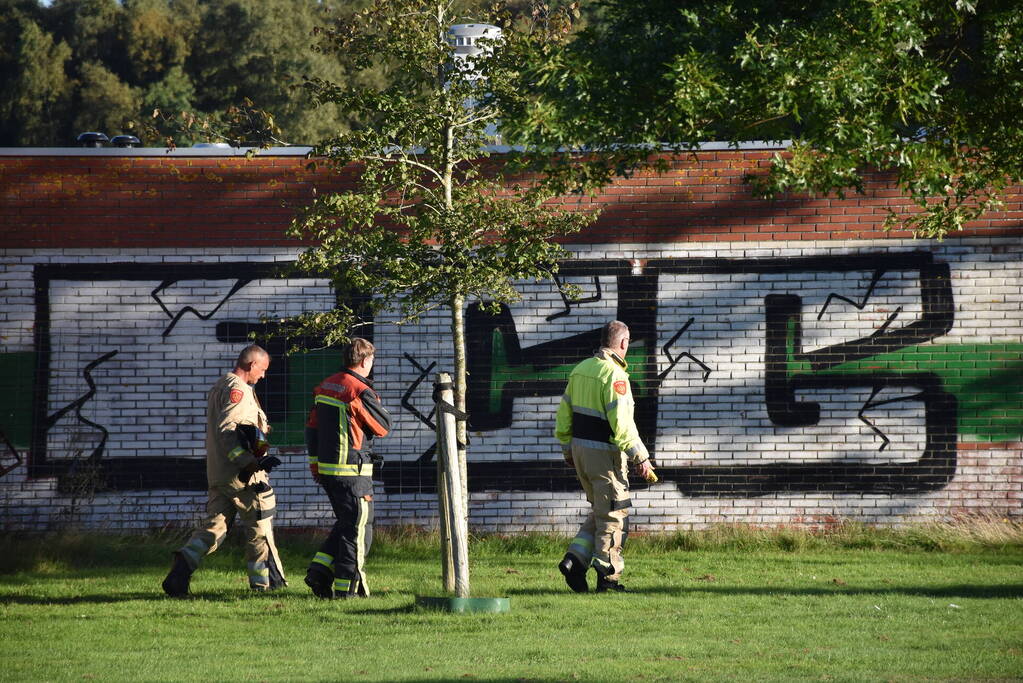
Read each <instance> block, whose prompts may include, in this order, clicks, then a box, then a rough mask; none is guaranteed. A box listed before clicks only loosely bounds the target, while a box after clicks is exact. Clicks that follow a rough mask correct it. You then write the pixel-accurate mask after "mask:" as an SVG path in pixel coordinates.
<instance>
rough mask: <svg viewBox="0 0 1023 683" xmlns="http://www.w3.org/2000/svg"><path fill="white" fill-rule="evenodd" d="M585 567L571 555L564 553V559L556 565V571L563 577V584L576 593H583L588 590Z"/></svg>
mask: <svg viewBox="0 0 1023 683" xmlns="http://www.w3.org/2000/svg"><path fill="white" fill-rule="evenodd" d="M586 570H587V567H586V565H584V564H583V563H582V562H580V561H579V560H577V559H576V558H575V557H574V556H573V555H572V554H571V553H565V558H564V559H563V560H561V562H559V563H558V571H560V572H561V573H562V575H563V576H564V577H565V583H567V584H568V587H569V588H571V589H572V590H574V591H575V592H576V593H585V592H587V591H588V590H590V586H589V584H587V583H586Z"/></svg>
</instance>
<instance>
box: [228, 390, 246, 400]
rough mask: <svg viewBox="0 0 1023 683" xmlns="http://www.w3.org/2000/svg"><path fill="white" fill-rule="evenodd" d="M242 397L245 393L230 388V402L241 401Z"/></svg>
mask: <svg viewBox="0 0 1023 683" xmlns="http://www.w3.org/2000/svg"><path fill="white" fill-rule="evenodd" d="M243 398H245V394H243V393H242V390H241V389H232V390H231V403H241V400H242V399H243Z"/></svg>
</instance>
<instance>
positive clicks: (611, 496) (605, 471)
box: [568, 441, 632, 581]
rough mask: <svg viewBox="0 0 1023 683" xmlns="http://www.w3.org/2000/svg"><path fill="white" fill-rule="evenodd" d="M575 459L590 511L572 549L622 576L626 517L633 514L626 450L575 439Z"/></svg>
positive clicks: (607, 573)
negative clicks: (601, 446) (589, 445)
mask: <svg viewBox="0 0 1023 683" xmlns="http://www.w3.org/2000/svg"><path fill="white" fill-rule="evenodd" d="M572 461H573V462H574V464H575V473H576V475H577V476H578V477H579V483H580V484H582V487H583V491H584V492H585V493H586V500H587V501H588V502H589V503H590V512H589V513H588V514H587V516H586V519H585V520H584V521H583V523H582V525H581V526H580V527H579V531H578V533H576V535H575V538H574V539H572V543H571V544H570V545H569V547H568V552H569V553H570V554H572V555H573V556H575V557H576V558H578V559H579V561H581V562H582V563H583V565H584V566H589V565H591V564H592V565H593V567H594V569H596V570H597V572H598V573H599V574H600V575H601V576H603V577H605V578H606V579H609V580H611V581H617V580H618V579H619V578H621V574H622V569H624V568H625V560H624V559H622V544H623V542H624V533H625V519H626V518H627V517H628V516H629V506H630V505H631V504H632V501H631V500H630V499H629V473H628V463H627V460H626V456H625V453H622V452H621V451H619V450H617V449H614V450H611V449H608V450H604V449H600V448H591V447H588V446H583V445H581V444H579V443H578V442H575V441H573V442H572Z"/></svg>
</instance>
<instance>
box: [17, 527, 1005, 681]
mask: <svg viewBox="0 0 1023 683" xmlns="http://www.w3.org/2000/svg"><path fill="white" fill-rule="evenodd" d="M1001 526H1005V525H1001ZM1015 533H1016V539H1017V540H1016V541H1015V542H1013V543H1009V544H1008V545H1005V546H998V545H994V546H991V545H988V544H978V543H975V542H971V541H970V537H969V536H968V537H966V538H963V539H961V541H960V542H957V543H955V547H956V549H957V551H956V552H931V551H928V550H927V548H936V547H938V546H939V545H941V544H942V543H944V542H952V538H951V536H950V535H949V534H946V533H945V532H941V533H940V534H939V535H938V536H937V538H938V539H944V540H942V541H940V542H939V543H938V544H931V543H928V542H923V541H922V539H924V538H926V537H929V536H931V532H930V531H928V530H927V529H916V530H912V533H910V530H904V531H901V532H900V531H898V530H889V531H878V532H876V533H875V532H872V531H871V530H869V529H863V528H853V529H846V530H844V531H842V532H841V533H839V532H838V531H837V530H836V532H835V533H832V534H828V533H823V534H822V533H809V532H800V531H796V530H786V531H784V532H778V533H770V532H756V533H753V532H751V533H746V532H743V531H742V530H738V529H730V530H724V531H711V532H686V533H683V534H678V535H671V536H666V537H646V538H637V539H631V540H630V541H629V546H628V547H627V553H628V554H627V561H628V563H629V564H628V568H627V570H626V572H627V574H626V577H627V585H628V586H629V587H630V588H631V589H632V590H633V591H634V592H633V593H632V594H627V595H607V594H604V595H596V594H590V595H577V594H574V593H571V592H569V591H568V589H567V588H566V587H565V585H564V581H563V579H562V577H561V575H560V574H559V573H558V571H557V569H556V568H555V563H556V562H557V560H558V559H559V558H560V556H561V553H562V552H563V549H564V544H565V543H567V539H566V538H555V537H535V536H526V537H519V536H515V537H509V538H502V537H492V536H488V537H483V538H480V539H476V540H475V541H474V546H473V553H472V554H473V557H474V558H475V559H474V565H473V572H474V577H475V580H474V583H475V586H476V589H477V592H478V594H479V595H481V596H508V597H509V598H510V602H511V611H510V612H508V613H506V614H499V615H452V614H445V613H436V612H429V611H423V610H419V609H416V608H415V606H414V601H415V596H417V595H439V594H441V591H440V580H439V576H438V573H439V571H438V567H437V560H436V556H437V548H438V546H439V540H438V538H437V536H436V535H429V534H422V533H416V532H412V531H407V532H404V533H401V534H397V535H395V534H389V533H383V534H380V535H379V538H378V540H377V542H375V544H374V548H373V551H372V552H371V554H370V556H369V558H368V566H367V571H368V576H369V582H370V587H371V589H372V591H373V596H372V597H370V598H369V599H367V600H352V601H348V602H325V601H321V600H318V599H316V598H314V597H313V596H312V594H311V593H310V592H309V591H308V589H306V587H305V586H304V585H302V583H301V569H302V568H303V567H304V566H305V564H306V563H307V562H308V561H309V558H310V557H311V556H312V554H313V553H314V552H315V550H316V547H317V544H318V541H319V540H320V539H319V538H318V537H313V536H308V537H307V536H294V535H290V534H287V533H282V534H281V535H280V538H279V539H278V540H279V545H280V547H281V551H282V554H283V563H284V566H285V568H286V570H288V571H289V572H290V577H291V586H290V587H288V588H287V589H285V590H283V591H280V592H277V593H274V594H270V595H253V594H250V593H249V592H248V591H247V589H246V585H247V581H246V578H245V570H244V556H243V551H242V544H241V543H240V542H239V540H240V539H234V538H232V539H229V542H228V544H227V545H226V546H225V547H224V548H222V549H221V550H220V551H218V552H217V553H216V554H215V555H213V556H212V557H210V558H208V560H207V562H206V564H205V565H204V566H203V568H201V569H200V570H199V572H198V573H197V574H196V575H195V577H194V579H193V592H194V597H193V598H190V599H186V600H174V599H170V598H167V597H166V596H164V595H163V593H162V591H161V590H160V581H161V580H162V578H163V576H164V574H165V572H166V571H167V567H168V565H169V551H170V549H171V548H173V547H176V544H177V543H180V541H181V538H180V537H179V536H177V535H173V536H171V535H166V536H162V537H161V536H157V537H146V536H104V535H80V536H70V537H68V536H65V537H61V536H56V537H54V536H43V537H31V538H26V537H19V536H15V535H9V534H8V535H5V536H4V537H3V538H2V543H3V547H4V548H5V550H6V552H5V553H4V562H3V565H2V566H3V569H2V570H0V634H2V636H3V637H2V638H0V658H2V659H3V662H4V673H3V675H2V676H0V677H2V678H4V680H83V679H84V680H111V679H113V680H121V679H124V678H132V679H133V680H182V681H191V680H196V681H210V680H250V679H251V680H269V681H277V680H357V681H384V680H387V681H393V680H412V681H426V680H456V679H458V680H463V679H465V680H502V681H513V680H520V681H526V680H528V681H566V680H585V681H626V680H644V681H649V680H664V681H679V680H700V681H707V680H737V679H739V680H757V681H774V680H777V681H790V680H797V679H798V680H829V679H837V680H896V681H902V680H921V679H925V680H1009V679H1016V678H1017V677H1018V676H1019V672H1020V670H1021V665H1023V640H1021V636H1020V629H1019V624H1018V621H1019V619H1018V615H1019V603H1020V600H1021V599H1023V585H1021V582H1020V578H1019V566H1020V562H1021V560H1023V557H1021V554H1020V545H1019V540H1018V528H1017V529H1016V532H1015ZM683 538H684V539H686V540H685V541H683V542H681V544H680V539H683ZM854 539H858V540H854ZM870 539H874V541H873V542H872V541H871V540H870ZM634 540H635V541H636V542H633V541H634ZM875 542H876V544H877V545H875V544H874V543H875ZM876 547H881V548H887V549H884V550H877V549H872V548H876ZM12 563H15V564H16V565H17V566H16V567H12V566H11V564H12ZM199 648H201V649H202V651H203V652H204V654H203V655H202V656H196V652H197V649H199Z"/></svg>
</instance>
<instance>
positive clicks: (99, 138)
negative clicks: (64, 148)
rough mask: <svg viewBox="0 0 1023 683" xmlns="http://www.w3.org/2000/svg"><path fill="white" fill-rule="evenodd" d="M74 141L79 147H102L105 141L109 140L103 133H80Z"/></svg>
mask: <svg viewBox="0 0 1023 683" xmlns="http://www.w3.org/2000/svg"><path fill="white" fill-rule="evenodd" d="M75 142H77V143H78V146H79V147H102V146H103V145H105V144H106V143H108V142H110V139H109V138H108V137H107V136H106V135H104V134H103V133H96V132H92V133H82V134H81V135H79V136H78V137H77V138H75Z"/></svg>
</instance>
